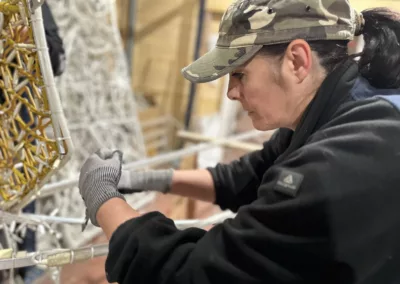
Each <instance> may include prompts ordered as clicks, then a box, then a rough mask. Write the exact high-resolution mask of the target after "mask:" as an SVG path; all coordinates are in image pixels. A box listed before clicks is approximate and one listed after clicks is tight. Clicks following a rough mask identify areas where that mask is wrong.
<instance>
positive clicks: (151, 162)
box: [37, 130, 265, 198]
mask: <svg viewBox="0 0 400 284" xmlns="http://www.w3.org/2000/svg"><path fill="white" fill-rule="evenodd" d="M262 134H265V132H260V131H257V130H253V131H249V132H245V133H242V134H239V135H236V136H232V137H229V138H227V140H231V141H234V140H237V141H240V140H247V139H251V138H255V137H258V136H260V135H262ZM218 146H219V145H218V143H216V142H210V143H201V144H197V145H194V146H190V147H187V148H184V149H181V150H177V151H173V152H170V153H166V154H161V155H158V156H155V157H151V158H147V159H143V160H140V161H136V162H133V163H130V164H127V165H125V166H124V169H126V170H139V169H143V168H146V167H154V166H158V165H162V164H165V163H168V162H171V161H174V160H176V159H179V158H182V157H185V156H190V155H193V154H195V153H198V152H201V151H204V150H208V149H210V148H213V147H218ZM77 185H78V178H76V179H69V180H63V181H61V182H57V183H53V184H49V185H45V186H44V187H43V188H42V190H41V191H40V192H39V195H38V197H37V198H43V197H47V196H50V195H52V194H54V192H55V191H58V190H65V189H68V188H72V187H75V186H77Z"/></svg>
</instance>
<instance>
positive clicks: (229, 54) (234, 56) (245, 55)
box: [182, 45, 262, 83]
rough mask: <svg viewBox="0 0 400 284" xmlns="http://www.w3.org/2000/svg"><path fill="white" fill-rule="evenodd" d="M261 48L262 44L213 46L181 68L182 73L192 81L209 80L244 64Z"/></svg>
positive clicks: (202, 81) (201, 81) (204, 81)
mask: <svg viewBox="0 0 400 284" xmlns="http://www.w3.org/2000/svg"><path fill="white" fill-rule="evenodd" d="M261 48H262V45H253V46H249V47H240V48H227V47H225V48H222V47H214V48H213V49H212V50H210V51H209V52H208V53H206V54H205V55H203V56H202V57H200V58H199V59H197V60H196V61H195V62H193V63H192V64H190V65H189V66H187V67H185V68H183V69H182V74H183V76H184V77H185V78H186V79H188V80H189V81H190V82H192V83H206V82H211V81H214V80H216V79H218V78H221V77H222V76H225V75H226V74H228V73H230V72H232V71H233V70H234V69H235V68H237V67H239V66H242V65H243V64H245V63H246V62H247V61H249V60H250V59H251V58H252V57H253V56H254V55H256V53H257V52H258V51H259V50H260V49H261Z"/></svg>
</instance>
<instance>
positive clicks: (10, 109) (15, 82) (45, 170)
mask: <svg viewBox="0 0 400 284" xmlns="http://www.w3.org/2000/svg"><path fill="white" fill-rule="evenodd" d="M42 3H43V1H40V0H31V1H28V0H3V1H1V2H0V210H13V209H21V208H22V207H24V206H25V205H26V204H27V203H29V202H30V201H31V200H32V199H33V198H34V196H35V195H36V194H37V193H38V190H39V189H40V188H41V187H42V186H43V185H44V184H45V183H46V182H47V181H48V180H49V178H50V177H51V175H52V174H53V173H54V172H55V171H56V170H57V169H59V168H60V167H62V166H63V165H64V164H65V162H67V160H68V158H69V157H70V156H71V154H72V150H73V145H72V142H71V139H70V136H69V131H68V128H67V123H66V120H65V117H64V113H63V110H62V107H61V103H60V99H59V95H58V92H57V89H56V87H55V83H54V76H53V71H52V68H51V62H50V57H49V53H48V48H47V42H46V36H45V32H44V27H43V19H42V11H41V8H40V5H41V4H42Z"/></svg>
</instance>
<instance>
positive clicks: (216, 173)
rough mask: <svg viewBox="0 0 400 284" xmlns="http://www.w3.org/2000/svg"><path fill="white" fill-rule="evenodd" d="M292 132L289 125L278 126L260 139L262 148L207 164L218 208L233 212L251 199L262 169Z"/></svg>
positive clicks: (283, 149)
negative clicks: (237, 156) (238, 157)
mask: <svg viewBox="0 0 400 284" xmlns="http://www.w3.org/2000/svg"><path fill="white" fill-rule="evenodd" d="M292 133H293V132H292V131H291V130H289V129H279V130H278V131H276V132H275V133H274V135H273V136H272V137H271V139H270V140H269V141H267V142H265V143H264V146H263V149H262V150H259V151H255V152H252V153H250V154H247V155H245V156H243V157H242V158H240V159H239V160H235V161H233V162H232V163H230V164H218V165H217V166H216V167H214V168H208V170H209V172H210V173H211V175H212V177H213V180H214V186H215V192H216V202H215V203H216V204H217V205H219V206H220V207H221V209H222V210H226V209H229V210H231V211H233V212H237V210H238V209H239V208H240V207H241V206H243V205H246V204H250V203H251V202H253V201H254V200H255V199H256V198H257V188H258V187H259V185H260V183H261V180H262V177H263V175H264V173H265V172H266V171H267V170H268V168H269V167H271V166H272V165H273V163H274V161H275V160H276V159H277V158H278V157H279V156H280V154H282V153H283V152H284V151H285V150H286V148H287V147H288V146H289V143H290V140H291V136H292Z"/></svg>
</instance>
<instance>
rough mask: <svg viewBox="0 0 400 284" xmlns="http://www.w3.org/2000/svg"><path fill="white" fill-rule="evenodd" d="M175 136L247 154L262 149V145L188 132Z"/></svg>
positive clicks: (181, 132) (180, 132)
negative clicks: (242, 151) (238, 150)
mask: <svg viewBox="0 0 400 284" xmlns="http://www.w3.org/2000/svg"><path fill="white" fill-rule="evenodd" d="M177 135H178V136H179V137H180V138H183V139H186V140H195V141H202V142H213V143H215V144H218V145H221V146H225V147H229V148H234V149H240V150H244V151H248V152H252V151H257V150H260V149H262V145H258V144H253V143H245V142H239V141H231V140H226V139H219V138H216V137H209V136H204V135H202V134H198V133H193V132H188V131H179V132H178V134H177Z"/></svg>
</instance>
